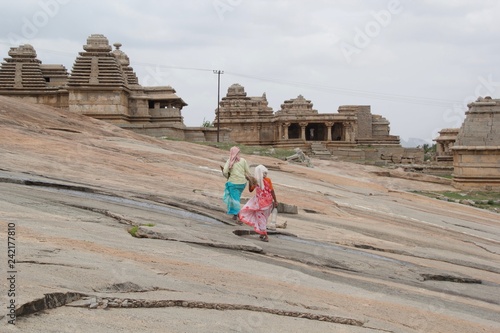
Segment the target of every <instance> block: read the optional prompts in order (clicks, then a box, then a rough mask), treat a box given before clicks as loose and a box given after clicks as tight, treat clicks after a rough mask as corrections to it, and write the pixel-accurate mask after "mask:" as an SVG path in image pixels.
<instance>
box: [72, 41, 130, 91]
mask: <svg viewBox="0 0 500 333" xmlns="http://www.w3.org/2000/svg"><path fill="white" fill-rule="evenodd" d="M83 49H84V50H85V52H80V53H79V54H80V55H79V56H78V57H77V58H76V60H75V63H74V65H73V69H72V71H71V75H70V77H69V80H68V86H82V85H101V86H124V85H126V84H127V77H126V76H125V75H124V73H123V71H122V67H121V64H120V61H119V59H118V58H117V57H116V56H115V55H114V54H113V53H112V52H111V46H110V45H109V42H108V39H107V38H106V37H104V36H103V35H100V34H94V35H91V36H90V37H89V38H88V39H87V44H86V45H84V46H83Z"/></svg>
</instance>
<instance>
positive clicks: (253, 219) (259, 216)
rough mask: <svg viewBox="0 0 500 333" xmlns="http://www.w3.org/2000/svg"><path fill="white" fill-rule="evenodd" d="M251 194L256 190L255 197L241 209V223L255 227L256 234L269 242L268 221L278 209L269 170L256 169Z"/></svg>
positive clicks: (263, 168)
mask: <svg viewBox="0 0 500 333" xmlns="http://www.w3.org/2000/svg"><path fill="white" fill-rule="evenodd" d="M249 189H250V192H252V191H253V190H254V189H255V195H254V196H253V197H252V198H251V199H250V200H248V202H247V203H246V204H245V206H243V208H241V210H240V213H239V215H238V216H239V218H240V221H242V222H243V223H245V224H248V225H249V226H251V227H253V229H254V230H255V232H256V233H258V234H260V239H261V240H262V241H264V242H268V241H269V237H268V236H267V219H268V218H269V215H271V212H272V211H273V208H277V207H278V201H277V200H276V194H275V193H274V189H273V183H272V182H271V179H270V178H268V177H267V168H266V167H265V166H263V165H258V166H257V167H256V168H255V183H254V184H252V183H251V184H250V187H249Z"/></svg>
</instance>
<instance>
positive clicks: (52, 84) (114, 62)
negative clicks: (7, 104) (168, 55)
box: [0, 34, 187, 139]
mask: <svg viewBox="0 0 500 333" xmlns="http://www.w3.org/2000/svg"><path fill="white" fill-rule="evenodd" d="M120 46H121V44H115V47H116V49H115V50H113V51H112V47H111V46H110V45H109V43H108V39H107V38H106V37H104V36H103V35H99V34H95V35H91V36H90V37H89V38H88V39H87V44H86V45H84V46H83V50H84V51H83V52H80V53H79V55H78V57H77V58H76V60H75V62H74V64H73V68H72V70H71V73H68V71H67V70H66V68H65V67H64V66H62V65H45V64H42V62H41V61H40V60H38V59H37V54H36V51H35V49H34V48H33V46H31V45H29V44H25V45H20V46H19V47H12V48H11V49H10V51H9V56H10V57H9V58H5V59H4V62H3V63H2V66H1V68H0V94H1V95H8V96H11V97H17V98H22V99H24V100H28V101H30V102H33V103H39V104H45V105H50V106H53V107H57V108H63V109H66V110H68V111H69V112H75V113H79V114H83V115H87V116H91V117H94V118H97V119H102V120H105V121H108V122H111V123H113V124H115V125H118V126H120V127H122V128H127V129H130V130H133V131H135V132H138V133H142V134H146V135H151V136H172V137H175V138H181V139H184V135H185V130H186V126H185V125H184V122H183V117H182V115H181V110H182V108H183V107H184V106H186V105H187V104H186V103H185V102H184V101H183V100H182V98H180V97H179V96H177V95H176V92H175V90H174V89H173V88H172V87H170V86H162V87H143V86H141V85H140V84H139V81H138V79H137V76H136V75H135V73H134V71H133V69H132V68H131V67H130V61H129V58H128V56H127V55H126V54H125V53H123V52H122V51H121V50H120Z"/></svg>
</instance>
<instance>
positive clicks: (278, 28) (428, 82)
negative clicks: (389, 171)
mask: <svg viewBox="0 0 500 333" xmlns="http://www.w3.org/2000/svg"><path fill="white" fill-rule="evenodd" d="M499 18H500V1H497V0H476V1H471V0H432V1H431V0H422V1H418V0H414V1H411V0H364V1H363V0H310V1H305V0H182V1H180V0H176V1H174V0H158V1H154V0H128V1H123V0H122V1H115V0H113V1H111V0H100V1H95V0H85V1H83V0H82V1H80V0H22V1H9V2H8V5H4V6H2V10H1V11H0V31H1V34H0V57H1V58H6V57H8V51H9V49H10V47H12V46H18V45H20V44H26V43H28V44H31V45H33V47H34V48H35V50H36V51H37V55H38V59H39V60H41V61H42V63H44V64H63V65H65V66H66V68H67V69H68V71H71V68H72V66H73V63H74V61H75V59H76V56H77V55H78V52H81V51H83V45H84V44H86V40H87V38H88V37H89V36H90V35H92V34H103V35H104V36H106V37H107V38H108V40H109V42H110V44H113V43H116V42H120V43H122V44H123V46H122V47H121V50H122V51H124V52H125V53H126V54H127V55H128V56H129V58H130V62H131V66H132V67H133V68H134V71H135V72H136V73H137V76H138V77H139V82H140V83H141V84H142V85H144V86H159V85H170V86H172V87H173V88H174V89H175V90H176V91H177V94H178V95H179V96H180V97H182V98H183V99H184V101H185V102H186V103H188V106H187V107H185V108H184V109H183V110H182V113H183V116H184V123H185V124H186V125H187V126H201V124H202V123H203V121H204V120H209V121H213V120H214V117H215V110H216V108H217V75H215V74H214V73H213V70H223V71H224V74H222V75H221V76H220V79H221V89H220V92H221V98H222V97H223V96H225V95H226V93H227V88H228V87H229V86H230V85H231V84H233V83H239V84H241V85H243V86H244V87H245V91H246V92H247V96H261V95H262V94H263V93H266V95H267V99H268V101H269V106H270V107H272V108H273V110H274V111H278V110H279V109H280V106H281V104H282V103H283V102H284V101H285V100H288V99H291V98H296V97H297V96H298V95H303V96H304V97H305V98H306V99H309V100H311V101H312V103H313V104H314V109H316V110H318V112H319V113H335V112H337V109H338V107H339V106H340V105H371V110H372V113H373V114H379V115H382V116H383V117H385V118H387V119H388V120H389V121H390V123H391V134H393V135H399V136H400V137H401V139H402V140H409V139H410V138H419V139H423V140H426V141H427V142H428V143H432V139H434V138H435V137H436V136H437V132H438V131H439V130H440V129H443V128H451V127H460V126H461V124H462V122H463V120H464V119H465V111H466V110H467V106H466V105H467V103H468V102H471V101H472V100H475V99H476V98H477V97H478V96H492V97H493V98H500V66H499V65H500V60H499V59H500V58H499V55H500V42H499V41H500V23H499V22H498V21H499Z"/></svg>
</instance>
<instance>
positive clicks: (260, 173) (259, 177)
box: [254, 164, 267, 188]
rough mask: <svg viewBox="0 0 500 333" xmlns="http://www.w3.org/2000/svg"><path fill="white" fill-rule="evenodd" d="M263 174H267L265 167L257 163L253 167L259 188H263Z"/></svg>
mask: <svg viewBox="0 0 500 333" xmlns="http://www.w3.org/2000/svg"><path fill="white" fill-rule="evenodd" d="M264 174H267V168H266V167H265V166H263V165H262V164H259V165H257V166H256V167H255V171H254V175H255V179H256V180H257V184H258V185H259V187H260V188H264Z"/></svg>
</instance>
